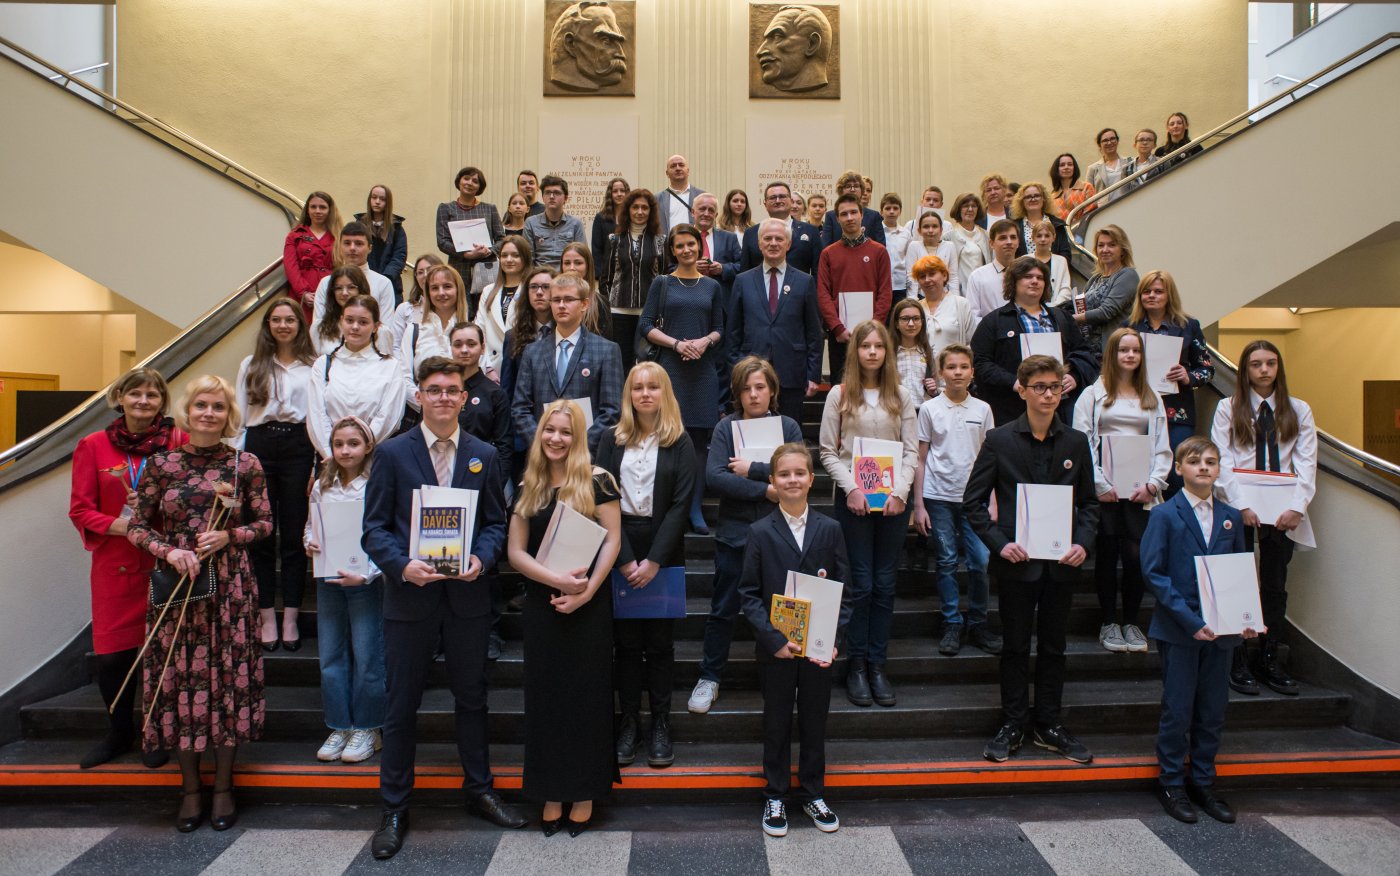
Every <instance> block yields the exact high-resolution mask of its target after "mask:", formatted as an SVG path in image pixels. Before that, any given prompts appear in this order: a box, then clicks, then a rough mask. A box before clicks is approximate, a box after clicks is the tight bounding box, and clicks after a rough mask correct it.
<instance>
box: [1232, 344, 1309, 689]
mask: <svg viewBox="0 0 1400 876" xmlns="http://www.w3.org/2000/svg"><path fill="white" fill-rule="evenodd" d="M1238 368H1239V370H1238V372H1237V378H1238V382H1237V383H1236V385H1235V394H1234V395H1233V396H1231V397H1230V398H1223V399H1221V400H1220V404H1218V405H1216V407H1215V420H1214V422H1212V423H1211V427H1210V437H1211V440H1212V441H1214V442H1215V444H1216V446H1217V447H1219V448H1220V479H1219V480H1218V481H1216V482H1215V488H1216V490H1218V491H1219V494H1220V497H1221V498H1222V499H1223V500H1224V501H1226V502H1228V503H1229V504H1231V505H1233V506H1234V507H1236V508H1238V509H1239V510H1240V515H1241V516H1242V517H1243V518H1244V525H1245V531H1244V534H1245V549H1246V550H1253V549H1254V542H1255V540H1256V539H1258V541H1259V601H1260V603H1261V606H1260V607H1261V608H1262V609H1263V611H1264V627H1265V628H1266V629H1267V630H1268V632H1265V633H1260V634H1259V639H1258V641H1259V645H1260V649H1259V650H1260V654H1259V659H1258V660H1257V661H1256V662H1255V663H1254V666H1253V672H1251V666H1250V661H1249V660H1248V659H1247V656H1246V652H1245V645H1244V644H1243V643H1241V644H1240V645H1238V646H1236V648H1235V656H1234V665H1233V667H1232V668H1231V670H1230V687H1231V688H1233V689H1234V690H1236V691H1238V692H1239V693H1242V694H1247V695H1251V696H1253V695H1255V694H1258V693H1259V683H1258V682H1257V681H1256V680H1255V678H1254V673H1256V672H1257V673H1258V674H1259V675H1261V676H1262V677H1263V680H1264V683H1265V684H1266V685H1268V686H1269V687H1270V688H1271V689H1273V690H1274V691H1276V692H1278V693H1281V694H1284V695H1286V696H1297V695H1298V683H1297V682H1295V681H1294V680H1293V679H1292V678H1291V677H1290V676H1289V675H1288V673H1287V672H1285V671H1284V668H1283V664H1282V663H1281V662H1280V660H1279V653H1278V643H1279V634H1280V633H1281V632H1282V631H1283V625H1284V613H1285V611H1286V610H1287V608H1288V589H1287V584H1288V562H1289V561H1290V560H1291V559H1293V542H1294V541H1298V542H1300V543H1302V544H1305V545H1307V546H1311V545H1312V543H1313V538H1312V523H1311V522H1310V521H1308V520H1307V519H1306V515H1307V513H1308V505H1309V503H1311V502H1312V499H1313V495H1314V493H1316V491H1317V422H1316V421H1315V420H1314V419H1313V412H1312V408H1310V407H1308V403H1307V402H1305V401H1303V400H1302V399H1300V398H1294V397H1293V396H1291V395H1289V393H1288V378H1287V377H1286V375H1285V374H1284V370H1283V355H1282V354H1281V353H1279V351H1278V347H1275V346H1274V345H1273V344H1271V343H1269V342H1268V341H1264V340H1258V341H1250V342H1249V343H1248V344H1245V347H1244V349H1243V350H1242V351H1240V361H1239V365H1238ZM1236 469H1252V470H1255V471H1271V472H1279V473H1287V474H1292V475H1293V490H1292V496H1291V498H1290V499H1289V502H1288V510H1287V511H1284V512H1283V513H1282V514H1280V515H1279V516H1278V517H1277V518H1276V519H1274V520H1267V519H1261V518H1260V517H1259V515H1258V514H1257V513H1256V512H1255V510H1254V509H1253V508H1251V507H1249V505H1250V503H1249V500H1248V498H1247V497H1246V496H1245V495H1244V494H1243V493H1242V492H1241V490H1240V486H1239V480H1238V476H1237V475H1236V474H1235V471H1236Z"/></svg>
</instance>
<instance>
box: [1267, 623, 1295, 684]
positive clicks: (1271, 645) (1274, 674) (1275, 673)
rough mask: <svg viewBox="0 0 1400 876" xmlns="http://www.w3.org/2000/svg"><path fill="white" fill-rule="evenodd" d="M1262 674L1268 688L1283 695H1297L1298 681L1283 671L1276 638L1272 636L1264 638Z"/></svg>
mask: <svg viewBox="0 0 1400 876" xmlns="http://www.w3.org/2000/svg"><path fill="white" fill-rule="evenodd" d="M1263 651H1264V657H1263V664H1264V665H1263V668H1264V671H1263V673H1262V674H1263V676H1264V683H1265V684H1267V685H1268V686H1269V689H1270V690H1272V691H1274V692H1276V693H1281V694H1283V695H1284V696H1289V697H1296V696H1297V695H1298V682H1296V681H1294V680H1293V678H1292V676H1290V675H1289V674H1288V673H1287V672H1284V671H1283V663H1282V662H1281V661H1280V660H1279V656H1278V640H1277V639H1275V638H1274V637H1273V636H1268V635H1266V637H1265V638H1264V648H1263Z"/></svg>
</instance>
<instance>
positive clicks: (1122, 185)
mask: <svg viewBox="0 0 1400 876" xmlns="http://www.w3.org/2000/svg"><path fill="white" fill-rule="evenodd" d="M1397 40H1400V32H1396V31H1391V32H1390V33H1388V34H1385V35H1384V36H1380V37H1377V38H1376V39H1374V40H1372V41H1371V42H1369V43H1367V44H1366V45H1365V46H1362V47H1361V48H1359V49H1357V50H1356V51H1354V52H1352V53H1351V54H1349V55H1347V56H1346V57H1344V58H1341V59H1340V60H1338V61H1334V62H1333V63H1331V64H1329V65H1327V66H1326V67H1324V68H1322V69H1321V70H1319V71H1318V72H1316V73H1314V74H1312V75H1311V76H1309V77H1308V78H1306V79H1303V80H1301V81H1299V82H1298V83H1297V84H1296V85H1294V86H1293V87H1291V88H1288V89H1286V90H1284V91H1280V92H1279V93H1278V94H1275V95H1273V96H1272V97H1270V98H1269V99H1268V100H1266V101H1264V102H1263V103H1260V104H1258V105H1256V106H1253V107H1250V108H1249V109H1247V110H1245V111H1244V112H1242V113H1240V114H1239V115H1237V116H1235V117H1234V118H1232V119H1230V120H1229V121H1228V122H1225V123H1224V124H1220V125H1216V126H1215V127H1214V128H1212V129H1210V130H1209V131H1207V132H1206V133H1204V134H1202V135H1201V136H1199V137H1196V138H1195V139H1193V140H1189V141H1187V142H1186V143H1183V144H1182V145H1180V146H1178V147H1177V148H1175V149H1173V150H1172V151H1171V152H1168V153H1167V154H1166V155H1163V156H1162V157H1161V158H1159V159H1157V160H1156V161H1154V162H1153V163H1152V164H1149V165H1148V166H1147V167H1144V168H1142V169H1141V170H1138V171H1135V172H1133V173H1132V174H1130V175H1128V176H1125V177H1123V178H1122V179H1120V180H1119V181H1118V182H1116V183H1114V184H1113V185H1111V186H1108V187H1106V188H1104V189H1103V190H1102V191H1099V192H1095V193H1094V196H1093V197H1091V198H1089V199H1088V200H1086V201H1084V203H1082V204H1079V205H1078V206H1076V207H1075V208H1074V209H1072V210H1070V211H1069V215H1067V216H1065V224H1066V225H1068V226H1069V229H1070V232H1071V234H1075V233H1077V232H1078V231H1079V223H1080V222H1081V221H1083V220H1084V219H1085V218H1086V216H1087V214H1088V213H1090V212H1091V211H1092V210H1093V209H1094V208H1096V207H1098V206H1100V202H1101V201H1103V200H1104V199H1105V198H1106V197H1107V196H1108V195H1110V194H1113V193H1114V192H1121V191H1123V190H1125V189H1128V188H1130V187H1135V186H1133V185H1131V184H1133V183H1135V182H1136V181H1138V180H1142V178H1143V177H1145V176H1147V175H1148V174H1152V175H1153V178H1160V175H1161V169H1162V168H1163V167H1164V166H1170V165H1169V162H1170V161H1171V160H1172V159H1175V158H1176V157H1177V156H1179V155H1181V154H1183V153H1185V152H1187V151H1189V150H1191V149H1196V148H1203V147H1204V145H1205V142H1206V141H1207V140H1212V139H1215V138H1217V137H1219V138H1221V139H1222V141H1223V140H1228V139H1230V138H1231V137H1234V136H1235V135H1236V134H1238V133H1240V132H1239V131H1234V132H1232V133H1226V132H1227V131H1228V129H1230V128H1233V127H1235V126H1236V125H1238V124H1239V123H1240V122H1244V121H1248V120H1249V118H1250V117H1251V116H1254V115H1257V114H1258V113H1260V112H1261V111H1263V110H1264V109H1267V108H1268V107H1270V106H1273V105H1274V104H1275V103H1279V102H1281V101H1282V100H1283V99H1284V98H1292V99H1293V100H1295V101H1296V100H1297V99H1298V98H1297V95H1296V92H1298V91H1300V90H1301V89H1303V88H1308V87H1311V88H1314V89H1319V90H1320V89H1321V88H1322V86H1321V85H1318V84H1316V80H1318V79H1321V78H1322V77H1324V76H1326V75H1328V74H1329V73H1333V72H1335V71H1336V70H1338V69H1340V68H1341V67H1344V66H1346V65H1347V64H1350V63H1351V62H1352V61H1355V60H1356V59H1357V58H1359V57H1361V56H1362V55H1364V54H1366V53H1367V52H1370V51H1372V50H1373V49H1376V48H1377V47H1379V46H1382V45H1385V44H1386V43H1388V42H1392V41H1397ZM1396 48H1400V43H1398V44H1397V45H1394V46H1391V47H1390V48H1389V49H1386V51H1385V52H1384V53H1382V54H1386V53H1389V52H1391V51H1394V50H1395V49H1396ZM1377 57H1380V55H1377ZM1373 60H1374V59H1373ZM1324 84H1326V83H1324ZM1316 93H1317V92H1316V91H1314V92H1312V94H1316ZM1151 181H1152V180H1150V179H1148V180H1143V183H1144V184H1145V183H1147V182H1151Z"/></svg>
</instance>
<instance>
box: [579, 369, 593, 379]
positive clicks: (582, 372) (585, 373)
mask: <svg viewBox="0 0 1400 876" xmlns="http://www.w3.org/2000/svg"><path fill="white" fill-rule="evenodd" d="M579 373H580V374H582V375H583V376H584V377H590V376H592V374H593V372H592V371H589V370H588V369H587V368H585V369H583V370H582V371H581V372H579Z"/></svg>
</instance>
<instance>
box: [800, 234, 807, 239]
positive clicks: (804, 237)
mask: <svg viewBox="0 0 1400 876" xmlns="http://www.w3.org/2000/svg"><path fill="white" fill-rule="evenodd" d="M806 239H807V235H806V234H805V233H804V234H803V235H802V236H801V237H799V238H798V240H806Z"/></svg>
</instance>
